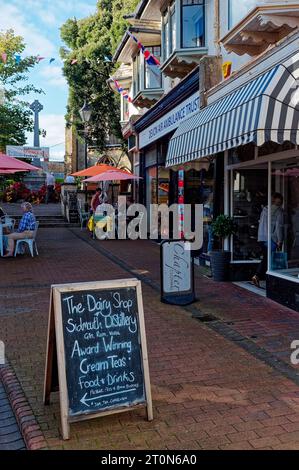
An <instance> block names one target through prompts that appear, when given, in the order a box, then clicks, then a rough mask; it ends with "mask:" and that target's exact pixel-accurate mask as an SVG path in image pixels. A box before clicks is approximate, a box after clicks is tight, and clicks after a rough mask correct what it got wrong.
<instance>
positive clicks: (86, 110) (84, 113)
mask: <svg viewBox="0 0 299 470" xmlns="http://www.w3.org/2000/svg"><path fill="white" fill-rule="evenodd" d="M79 113H80V117H81V120H82V122H83V123H84V125H86V124H88V123H89V121H90V118H91V113H92V109H91V106H90V105H89V104H88V103H87V102H86V100H85V101H84V105H83V106H82V108H81V109H80V111H79Z"/></svg>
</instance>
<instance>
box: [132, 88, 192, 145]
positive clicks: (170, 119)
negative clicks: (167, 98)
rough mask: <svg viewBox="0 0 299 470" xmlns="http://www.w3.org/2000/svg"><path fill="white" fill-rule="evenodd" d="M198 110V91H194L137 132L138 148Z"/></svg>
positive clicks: (169, 130) (171, 129) (176, 126)
mask: <svg viewBox="0 0 299 470" xmlns="http://www.w3.org/2000/svg"><path fill="white" fill-rule="evenodd" d="M198 111H199V93H198V92H196V93H194V94H193V95H191V96H190V97H189V98H187V99H186V100H185V101H183V102H182V103H180V104H179V105H178V106H175V107H174V108H173V109H172V110H171V111H169V112H168V113H166V114H165V115H164V116H163V117H162V118H160V119H158V120H157V121H156V122H155V123H154V124H152V125H151V126H149V127H147V128H146V129H144V130H143V131H141V132H140V134H139V144H138V145H139V148H140V149H142V148H143V147H146V146H147V145H149V144H151V143H153V142H155V140H158V139H160V138H161V137H163V136H164V135H166V134H168V133H169V132H171V131H174V130H175V129H177V128H178V127H179V125H180V123H181V122H183V121H185V120H186V119H188V118H190V117H191V116H193V114H195V113H197V112H198Z"/></svg>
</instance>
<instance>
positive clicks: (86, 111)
mask: <svg viewBox="0 0 299 470" xmlns="http://www.w3.org/2000/svg"><path fill="white" fill-rule="evenodd" d="M79 114H80V117H81V120H82V122H83V124H84V141H85V149H84V152H85V155H84V160H85V168H87V124H88V123H89V121H90V118H91V114H92V109H91V106H90V105H89V104H88V103H87V102H86V100H85V101H84V104H83V106H82V108H81V109H80V111H79ZM87 208H88V205H87V193H86V190H85V209H86V210H87Z"/></svg>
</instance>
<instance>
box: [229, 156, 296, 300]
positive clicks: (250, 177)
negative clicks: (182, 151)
mask: <svg viewBox="0 0 299 470" xmlns="http://www.w3.org/2000/svg"><path fill="white" fill-rule="evenodd" d="M297 154H298V151H297V150H296V149H294V151H289V152H288V151H286V152H280V153H278V154H271V155H268V156H264V157H262V158H260V159H259V158H256V159H255V161H251V162H248V163H245V162H243V163H241V164H240V165H231V166H229V165H227V166H226V191H225V195H226V213H228V214H230V215H231V216H232V217H233V218H234V220H235V223H236V227H237V230H236V234H235V235H234V236H233V237H232V239H231V240H230V243H229V244H228V246H227V248H229V249H230V251H231V253H232V255H231V266H232V280H233V281H236V282H238V284H239V285H240V282H241V285H242V287H247V288H249V290H253V289H252V284H251V282H250V281H251V278H252V276H253V274H255V273H256V272H257V270H258V267H259V266H260V265H261V264H262V263H261V260H263V259H264V260H265V259H266V263H264V274H265V277H267V278H268V279H269V276H270V277H271V276H274V277H275V278H281V280H284V281H290V282H296V283H297V284H298V283H299V155H297ZM261 160H262V161H261ZM262 213H263V214H264V217H266V224H265V226H264V227H261V224H262V220H263V216H262ZM268 221H269V223H268ZM265 231H266V232H267V233H266V235H265ZM261 233H264V239H265V240H266V243H264V245H263V243H261ZM268 240H269V242H268ZM262 277H263V276H262ZM265 284H266V283H265V280H264V279H263V278H262V279H261V287H262V289H263V290H264V294H265V293H266V290H265V289H266V285H265ZM268 287H269V286H268V284H267V293H268ZM254 291H256V292H257V293H262V292H261V291H260V290H256V289H254Z"/></svg>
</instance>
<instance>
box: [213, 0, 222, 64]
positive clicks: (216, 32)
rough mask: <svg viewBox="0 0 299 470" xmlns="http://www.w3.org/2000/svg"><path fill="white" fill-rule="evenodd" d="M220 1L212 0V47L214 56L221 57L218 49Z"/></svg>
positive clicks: (219, 48)
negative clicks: (213, 47)
mask: <svg viewBox="0 0 299 470" xmlns="http://www.w3.org/2000/svg"><path fill="white" fill-rule="evenodd" d="M219 40H220V0H214V46H215V54H216V56H218V57H219V56H220V55H221V47H220V43H219Z"/></svg>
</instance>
